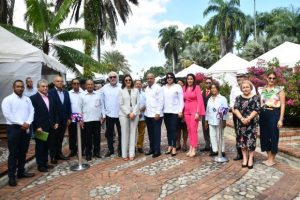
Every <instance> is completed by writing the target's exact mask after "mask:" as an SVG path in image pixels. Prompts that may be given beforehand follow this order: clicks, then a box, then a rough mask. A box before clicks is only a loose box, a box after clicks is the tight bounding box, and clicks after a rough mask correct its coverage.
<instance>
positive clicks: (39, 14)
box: [25, 0, 49, 33]
mask: <svg viewBox="0 0 300 200" xmlns="http://www.w3.org/2000/svg"><path fill="white" fill-rule="evenodd" d="M25 3H26V7H27V12H26V13H25V18H26V20H27V23H28V24H30V25H31V26H32V28H33V30H34V32H38V33H43V32H44V31H45V30H47V26H48V24H49V12H48V9H47V4H46V2H45V1H39V0H26V1H25Z"/></svg>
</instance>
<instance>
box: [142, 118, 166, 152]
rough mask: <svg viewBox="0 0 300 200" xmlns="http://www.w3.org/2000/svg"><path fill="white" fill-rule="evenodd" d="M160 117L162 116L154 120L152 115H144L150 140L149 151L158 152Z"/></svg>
mask: <svg viewBox="0 0 300 200" xmlns="http://www.w3.org/2000/svg"><path fill="white" fill-rule="evenodd" d="M162 119H163V118H162V117H160V118H159V120H155V119H154V118H153V117H145V120H146V124H147V130H148V137H149V142H150V151H151V152H153V153H160V141H161V123H162Z"/></svg>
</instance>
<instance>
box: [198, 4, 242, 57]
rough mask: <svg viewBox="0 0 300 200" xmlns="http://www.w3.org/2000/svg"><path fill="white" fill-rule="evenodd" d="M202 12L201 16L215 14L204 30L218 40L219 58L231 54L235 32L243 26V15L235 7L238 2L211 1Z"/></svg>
mask: <svg viewBox="0 0 300 200" xmlns="http://www.w3.org/2000/svg"><path fill="white" fill-rule="evenodd" d="M210 4H211V5H209V6H208V7H207V8H206V9H205V10H204V12H203V16H204V17H205V16H207V15H208V14H210V13H213V12H216V15H214V16H212V17H211V18H210V19H209V20H208V22H207V23H206V25H205V26H206V29H207V30H208V31H209V32H210V35H213V34H216V35H218V37H219V39H220V46H221V57H222V56H224V55H225V54H226V53H228V52H232V50H233V43H234V40H235V36H236V31H238V30H241V29H242V28H243V25H244V21H245V15H244V13H243V12H242V11H241V10H240V9H239V8H238V7H237V6H239V5H240V0H230V1H224V0H211V1H210Z"/></svg>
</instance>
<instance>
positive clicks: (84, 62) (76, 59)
mask: <svg viewBox="0 0 300 200" xmlns="http://www.w3.org/2000/svg"><path fill="white" fill-rule="evenodd" d="M52 46H53V48H54V49H55V50H56V52H57V55H58V56H59V59H60V61H61V62H62V63H63V64H65V65H67V66H68V65H70V64H71V65H70V66H71V67H72V66H75V63H76V64H78V65H80V66H94V67H97V69H99V71H100V72H101V71H104V67H103V65H101V64H100V63H99V62H97V61H96V60H94V59H93V58H92V57H90V56H88V55H86V54H84V53H82V52H80V51H78V50H76V49H73V48H71V47H68V46H65V45H61V44H55V45H54V44H53V45H52Z"/></svg>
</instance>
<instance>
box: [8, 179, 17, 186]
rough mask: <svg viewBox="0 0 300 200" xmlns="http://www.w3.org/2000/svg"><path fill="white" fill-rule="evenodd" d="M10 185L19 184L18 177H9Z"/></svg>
mask: <svg viewBox="0 0 300 200" xmlns="http://www.w3.org/2000/svg"><path fill="white" fill-rule="evenodd" d="M8 185H9V186H11V187H15V186H17V181H16V178H15V177H9V180H8Z"/></svg>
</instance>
